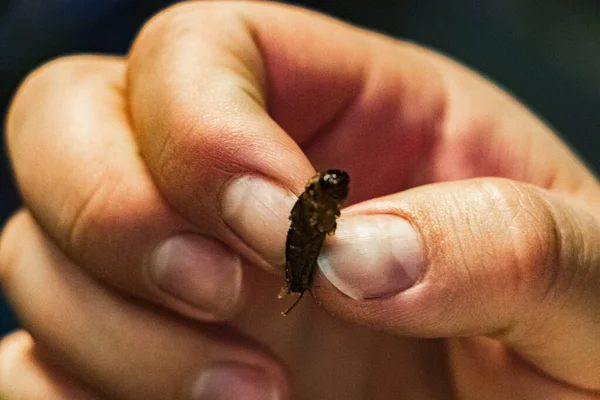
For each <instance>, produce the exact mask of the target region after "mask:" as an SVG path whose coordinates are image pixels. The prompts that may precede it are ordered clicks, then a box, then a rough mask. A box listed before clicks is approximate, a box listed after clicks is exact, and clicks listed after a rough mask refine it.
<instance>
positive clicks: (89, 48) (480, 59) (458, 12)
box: [0, 0, 600, 335]
mask: <svg viewBox="0 0 600 400" xmlns="http://www.w3.org/2000/svg"><path fill="white" fill-rule="evenodd" d="M171 3H174V2H173V1H166V0H97V1H87V0H11V1H6V0H5V1H4V2H0V107H1V110H2V115H4V113H5V110H6V107H7V106H8V103H9V101H10V97H11V95H12V93H13V92H14V90H15V89H16V87H17V85H18V84H19V82H20V81H21V80H22V79H23V77H24V76H25V75H26V74H27V73H28V72H29V71H30V70H31V69H33V68H35V67H36V66H37V65H39V64H40V63H43V62H44V61H47V60H49V59H51V58H54V57H57V56H61V55H66V54H72V53H79V52H97V53H110V54H123V53H125V52H126V51H127V49H128V47H129V45H130V43H131V41H132V39H133V37H134V36H135V34H136V32H137V31H138V29H139V28H140V27H141V25H142V24H143V23H144V21H145V20H147V19H148V18H149V17H150V16H151V15H152V14H154V13H155V12H157V11H158V10H160V9H161V8H164V7H165V6H167V5H168V4H171ZM293 3H296V4H300V5H304V6H308V7H311V8H314V9H317V10H321V11H324V12H326V13H329V14H332V15H336V16H338V17H340V18H342V19H345V20H347V21H350V22H353V23H355V24H359V25H363V26H365V27H369V28H372V29H375V30H378V31H380V32H383V33H387V34H389V35H393V36H397V37H401V38H406V39H409V40H413V41H416V42H419V43H421V44H424V45H426V46H429V47H433V48H435V49H437V50H440V51H443V52H445V53H446V54H448V55H451V56H452V57H454V58H456V59H458V60H460V61H462V62H464V63H466V64H468V65H469V66H471V67H472V68H474V69H476V70H478V71H479V72H481V73H483V74H484V75H487V76H488V77H489V78H491V79H493V80H495V81H496V82H498V83H499V84H501V85H502V86H504V87H505V88H507V89H508V90H509V91H510V92H512V93H513V94H514V95H516V96H517V97H519V98H520V99H521V100H522V101H524V102H525V103H526V104H527V105H528V106H530V107H531V108H532V109H533V110H534V111H535V112H536V113H538V115H540V116H541V117H542V118H543V119H545V120H546V121H548V122H549V123H550V124H551V125H552V126H553V127H555V128H556V130H557V131H558V132H560V133H561V135H562V136H563V138H564V139H565V140H566V141H567V142H568V143H569V144H570V145H571V147H572V148H574V149H575V151H577V152H578V153H579V154H580V155H581V156H582V157H583V159H584V160H585V161H586V162H587V163H588V164H589V165H590V166H591V167H592V168H593V169H594V170H595V171H599V170H600V145H598V142H599V139H600V112H599V111H600V2H598V1H597V0H578V1H571V2H565V1H561V0H482V1H474V0H454V1H447V0H429V1H425V0H398V1H393V2H392V1H384V0H375V1H366V0H363V1H351V0H337V1H330V2H326V1H295V2H293ZM324 40H326V38H324ZM32 112H35V110H32ZM18 207H19V199H18V195H17V192H16V189H15V187H14V182H13V181H12V178H11V175H10V168H9V164H8V161H7V158H6V153H5V151H4V148H2V153H1V154H0V225H4V223H5V222H6V220H7V219H8V217H9V215H10V214H11V213H12V212H14V210H16V209H17V208H18ZM15 327H16V321H15V319H14V317H13V315H12V313H11V312H10V311H9V308H8V306H7V305H6V303H5V302H3V301H2V299H1V298H0V335H1V334H2V333H4V332H7V331H10V330H12V329H14V328H15Z"/></svg>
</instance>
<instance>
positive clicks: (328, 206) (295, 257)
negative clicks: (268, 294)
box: [278, 169, 350, 315]
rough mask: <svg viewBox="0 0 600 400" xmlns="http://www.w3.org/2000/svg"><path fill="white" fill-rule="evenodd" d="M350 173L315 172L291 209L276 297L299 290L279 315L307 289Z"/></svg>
mask: <svg viewBox="0 0 600 400" xmlns="http://www.w3.org/2000/svg"><path fill="white" fill-rule="evenodd" d="M349 183H350V177H349V176H348V174H347V173H346V172H344V171H340V170H337V169H330V170H328V171H326V172H323V173H318V174H317V175H315V176H314V177H312V178H311V179H310V180H309V181H308V183H307V184H306V189H305V191H304V193H302V195H301V196H300V197H299V198H298V200H297V201H296V204H294V208H292V212H291V214H290V220H291V221H292V223H291V225H290V229H289V230H288V234H287V240H286V243H285V285H284V286H283V287H282V288H281V292H280V293H279V296H278V298H280V299H281V298H283V297H284V296H285V295H288V294H290V293H300V296H299V297H298V299H297V300H296V301H295V302H294V304H292V305H291V307H290V308H288V309H287V310H286V311H285V312H283V313H282V314H283V315H287V313H289V312H290V311H292V309H293V308H294V307H295V306H296V305H297V304H298V302H299V301H300V299H302V296H303V295H304V292H305V291H306V290H309V291H310V288H311V284H312V279H313V275H314V272H315V270H316V268H317V257H318V256H319V252H320V251H321V247H322V246H323V242H324V241H325V236H326V235H328V234H329V235H333V234H334V233H335V228H336V226H337V223H336V218H337V217H339V215H340V206H341V205H342V204H343V203H344V201H345V200H346V197H348V185H349Z"/></svg>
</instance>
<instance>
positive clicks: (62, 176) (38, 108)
mask: <svg viewBox="0 0 600 400" xmlns="http://www.w3.org/2000/svg"><path fill="white" fill-rule="evenodd" d="M124 72H125V65H124V63H123V61H122V60H120V59H116V58H104V57H91V56H88V57H73V58H66V59H62V60H58V61H55V62H53V63H51V64H49V65H47V66H44V67H42V68H41V69H40V70H39V71H37V72H35V73H34V74H33V75H32V76H31V77H30V78H29V79H28V80H27V81H26V82H25V83H24V84H23V86H22V88H21V90H20V91H19V93H18V94H17V96H16V99H15V101H14V104H13V107H12V109H11V112H10V114H9V117H8V125H7V135H8V136H7V138H8V147H9V152H10V155H11V158H12V162H13V165H14V170H15V173H16V176H17V180H18V182H19V187H20V189H21V193H22V194H23V197H24V200H25V202H26V204H27V205H28V207H29V208H30V209H31V210H32V212H33V214H34V215H35V216H36V218H37V219H38V220H39V221H40V223H41V224H42V226H43V227H44V229H45V230H46V231H47V232H48V233H49V234H50V235H51V236H52V237H53V239H54V240H55V241H56V242H57V243H58V244H59V245H60V247H61V248H62V249H64V250H65V252H66V253H67V254H68V255H69V256H70V257H72V258H73V259H74V260H76V261H77V262H78V265H80V266H82V267H84V268H86V269H87V271H88V272H89V273H90V274H91V275H93V276H95V277H98V278H100V279H101V280H102V281H104V282H106V283H108V284H109V285H110V286H113V287H117V288H119V289H121V290H124V291H126V292H128V293H130V294H133V295H135V296H137V297H141V298H144V299H147V300H150V301H153V302H155V303H158V304H162V305H164V306H167V307H169V308H171V309H174V310H177V311H178V312H180V313H182V314H185V315H187V316H191V317H194V318H199V319H204V320H223V319H227V318H229V317H231V315H232V314H233V313H235V311H236V310H237V309H239V307H240V305H241V304H243V302H244V298H245V294H246V292H247V279H244V278H243V274H244V273H243V268H242V262H241V259H240V257H239V256H238V255H237V254H236V253H235V252H233V251H232V250H231V249H230V248H229V247H228V246H226V245H224V244H222V243H220V242H219V241H217V240H215V239H214V238H212V237H210V236H208V235H205V234H202V233H206V232H207V231H208V230H207V229H203V230H202V232H201V231H200V230H199V229H198V228H197V227H195V226H193V225H192V224H190V223H189V222H187V221H185V220H184V219H182V218H181V217H180V216H179V215H178V213H177V212H176V211H175V210H174V209H173V208H172V207H170V206H169V204H167V202H166V201H165V199H164V197H163V196H162V195H161V194H160V193H159V191H158V190H157V188H156V186H155V185H154V183H153V181H152V178H151V176H150V175H149V174H148V172H147V168H146V166H145V165H144V163H143V160H142V159H141V158H140V157H139V150H138V148H137V145H136V143H135V141H134V140H133V135H132V132H131V127H130V124H129V119H128V115H127V107H128V106H127V104H126V101H125V98H124V92H126V87H125V74H124ZM31 110H35V116H33V114H32V112H31ZM245 273H246V274H252V270H251V269H248V270H246V272H245Z"/></svg>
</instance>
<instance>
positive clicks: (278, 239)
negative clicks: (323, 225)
mask: <svg viewBox="0 0 600 400" xmlns="http://www.w3.org/2000/svg"><path fill="white" fill-rule="evenodd" d="M221 202H222V203H221V210H222V213H223V219H224V221H225V223H226V224H227V225H228V226H229V227H230V228H231V229H233V230H234V231H235V232H236V233H237V234H238V235H240V237H241V238H242V239H243V240H244V241H245V242H246V243H247V244H248V245H249V246H251V247H252V248H253V249H254V250H256V251H257V252H258V253H259V254H260V255H262V257H263V258H264V259H265V260H266V261H267V262H269V263H270V264H271V265H275V266H277V265H283V263H284V257H285V256H284V254H285V239H286V235H287V231H288V229H289V226H290V221H289V219H288V218H289V215H290V211H291V209H292V207H293V206H294V203H295V202H296V196H294V195H293V194H292V193H291V192H290V191H289V190H286V189H284V188H283V187H281V186H278V185H276V184H275V183H274V182H272V181H268V180H266V179H263V178H260V177H258V176H252V175H246V176H242V177H240V178H237V179H235V180H234V181H232V182H231V183H230V184H229V186H227V188H226V189H225V191H224V192H223V197H222V199H221Z"/></svg>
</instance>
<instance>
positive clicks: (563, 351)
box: [0, 2, 600, 400]
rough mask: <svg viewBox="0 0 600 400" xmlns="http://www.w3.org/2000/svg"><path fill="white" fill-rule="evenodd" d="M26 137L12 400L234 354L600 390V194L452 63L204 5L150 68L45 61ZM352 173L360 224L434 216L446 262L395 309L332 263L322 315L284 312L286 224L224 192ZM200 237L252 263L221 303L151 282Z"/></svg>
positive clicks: (102, 390) (427, 227) (271, 375)
mask: <svg viewBox="0 0 600 400" xmlns="http://www.w3.org/2000/svg"><path fill="white" fill-rule="evenodd" d="M6 131H7V138H6V140H7V144H8V149H9V153H10V157H11V162H12V165H13V168H14V171H15V176H16V179H17V182H18V184H19V188H20V190H21V193H22V196H23V199H24V203H25V207H24V209H23V210H22V211H20V212H19V213H17V214H16V215H15V216H14V217H13V218H12V219H11V221H10V222H9V223H8V224H7V226H6V227H5V229H4V231H3V233H2V236H1V242H0V279H1V282H2V286H3V290H4V292H5V293H6V296H7V297H8V299H9V300H10V302H11V303H12V305H13V306H14V308H15V310H16V312H17V314H18V316H19V318H20V320H21V321H22V323H23V326H24V330H22V331H19V332H17V333H14V334H12V335H9V336H8V337H6V338H4V339H3V340H2V342H0V397H2V398H7V399H30V398H44V399H50V400H54V399H71V398H78V399H125V400H129V399H131V400H134V399H150V400H151V399H165V398H170V399H188V398H191V393H192V392H193V390H192V389H191V388H192V387H194V385H195V383H194V382H196V380H197V379H198V376H200V375H201V373H202V372H203V371H205V370H206V369H207V368H210V367H211V366H214V365H221V364H223V363H225V364H227V365H246V366H251V367H252V371H250V372H249V373H248V374H246V376H250V378H249V379H248V381H250V382H258V381H261V382H268V385H270V386H269V387H271V388H274V389H273V390H275V391H277V392H278V393H279V398H281V399H292V398H294V399H364V398H371V399H390V398H397V399H414V398H419V399H441V398H444V399H445V398H457V399H482V398H485V399H506V398H514V399H539V398H544V399H600V380H599V378H598V374H597V372H595V371H599V370H600V340H598V339H599V337H598V333H597V332H599V331H600V326H599V325H600V322H598V321H600V318H598V317H600V315H599V311H598V310H599V309H600V307H598V305H599V304H600V294H598V293H599V292H598V290H597V285H596V284H595V282H598V279H600V270H599V267H600V244H599V243H600V228H599V222H598V216H599V215H600V185H599V183H598V181H597V179H596V178H595V177H594V176H593V175H592V174H591V173H590V172H589V171H588V170H587V169H586V168H585V166H584V165H583V164H582V163H581V162H580V161H578V159H577V157H576V156H574V155H573V153H571V152H570V151H569V150H568V149H567V147H566V146H565V145H564V144H563V143H561V141H560V140H559V139H558V138H557V136H556V135H555V134H554V133H553V132H552V131H551V130H550V129H549V128H548V127H547V126H545V125H544V124H543V123H542V122H540V121H539V120H538V119H537V118H536V117H535V116H533V115H532V114H531V113H530V112H529V111H528V110H527V109H525V108H524V107H523V106H522V105H520V104H519V103H518V102H517V101H515V100H514V99H512V98H511V97H510V96H509V95H507V94H506V93H504V92H503V91H502V90H501V89H499V88H498V87H496V86H494V85H492V84H491V83H489V82H487V81H485V80H484V79H483V78H481V77H479V76H478V75H477V74H475V73H474V72H472V71H469V70H468V69H466V68H464V67H462V66H460V65H458V64H457V63H455V62H453V61H451V60H449V59H447V58H445V57H443V56H441V55H438V54H436V53H434V52H432V51H429V50H426V49H423V48H420V47H418V46H415V45H413V44H409V43H405V42H402V41H397V40H392V39H390V38H386V37H383V36H380V35H378V34H375V33H372V32H368V31H364V30H361V29H358V28H355V27H351V26H348V25H345V24H343V23H341V22H339V21H335V20H333V19H330V18H327V17H324V16H321V15H318V14H315V13H311V12H308V11H305V10H301V9H296V8H291V7H287V6H282V5H276V4H260V3H234V2H226V3H196V2H194V3H186V4H182V5H178V6H175V7H171V8H169V9H167V10H165V11H164V12H162V13H161V14H159V15H158V16H156V17H155V18H153V19H152V20H150V21H149V22H148V23H147V24H146V26H145V27H144V29H143V30H142V31H141V32H140V34H139V36H138V38H137V40H136V42H135V44H134V46H133V48H132V50H131V52H130V54H129V55H128V56H127V57H126V58H114V57H105V56H78V57H69V58H62V59H58V60H55V61H53V62H51V63H49V64H47V65H44V66H42V67H40V68H39V69H38V70H36V71H34V72H33V73H32V74H31V76H29V77H28V78H27V79H26V81H25V82H24V83H23V85H22V87H21V88H20V89H19V91H18V93H17V94H16V95H15V98H14V101H13V103H12V106H11V108H10V111H9V114H8V118H7V130H6ZM366 131H368V132H369V135H368V136H365V135H364V132H366ZM329 167H335V168H341V169H344V170H347V171H348V172H349V174H350V176H351V179H352V187H351V195H350V196H351V197H350V199H349V202H350V203H352V204H355V205H353V206H351V207H349V208H348V209H346V210H345V211H344V216H345V217H347V216H352V215H359V214H360V215H373V214H381V213H384V214H394V215H400V216H401V217H402V218H404V219H405V220H407V221H409V222H410V224H411V225H412V226H414V227H415V228H416V229H417V231H418V232H419V235H420V241H421V243H422V247H423V251H424V253H425V254H426V257H424V260H425V261H424V262H425V266H424V271H425V272H423V273H422V274H421V275H420V277H419V280H418V283H417V284H416V285H415V286H414V288H412V289H410V290H407V291H405V292H403V293H400V294H398V295H396V296H389V297H385V298H380V299H370V300H354V299H352V298H350V297H348V296H345V295H344V294H343V293H341V292H340V291H338V290H337V289H336V288H335V287H334V286H333V285H332V284H331V283H330V282H329V281H328V280H327V279H326V278H325V277H324V276H323V275H322V274H317V276H316V278H315V286H316V287H317V289H318V296H319V299H320V301H321V303H322V307H323V309H321V308H319V307H318V306H316V305H315V304H314V302H311V301H304V302H303V303H302V304H300V305H299V306H298V308H297V309H296V310H294V312H293V313H291V314H290V315H289V316H288V317H286V318H283V317H281V316H280V312H281V311H282V310H283V309H284V305H283V304H282V303H281V302H277V301H276V300H275V297H276V294H277V292H278V288H279V287H280V286H281V284H282V282H283V277H282V276H281V274H282V268H281V264H279V265H278V264H277V263H276V262H273V260H276V259H278V257H281V256H282V254H283V251H284V247H283V243H284V241H285V226H284V227H283V229H281V230H279V229H273V230H272V231H273V232H272V233H273V234H272V235H270V234H269V235H266V236H265V237H264V238H263V235H255V236H252V235H250V236H249V235H247V234H240V233H239V230H237V229H232V228H231V224H229V223H227V222H226V221H225V220H224V218H225V217H224V215H225V214H224V213H223V210H222V208H221V204H222V203H221V198H222V196H223V193H224V190H225V188H226V187H227V185H228V184H229V183H230V182H231V180H232V179H234V178H235V177H238V176H240V175H251V176H263V177H266V179H268V180H269V181H270V182H273V183H275V184H278V185H280V186H281V187H283V188H286V189H287V190H289V191H290V192H291V193H294V194H296V195H298V194H300V193H301V192H302V190H303V188H304V184H305V182H306V180H307V179H308V178H309V177H310V176H312V175H313V174H314V172H315V169H317V170H323V169H326V168H329ZM374 177H376V178H374ZM287 214H289V209H284V210H282V215H284V217H283V218H284V219H285V217H287ZM342 220H343V218H342ZM342 220H340V222H339V226H340V227H342V225H343V222H342ZM269 232H271V230H269ZM507 232H509V233H510V235H508V234H506V233H507ZM183 233H185V234H187V235H202V237H211V238H216V239H218V240H219V242H221V243H222V244H223V246H226V247H227V248H230V249H232V251H233V252H235V253H238V254H240V255H241V256H242V257H243V259H244V260H245V261H244V263H243V265H242V266H241V270H242V271H243V274H242V275H237V276H241V278H240V279H239V281H235V282H238V284H237V286H235V287H234V288H233V289H231V290H230V289H227V290H229V291H225V290H226V288H229V286H228V282H229V281H227V282H226V283H225V284H223V289H222V290H223V291H222V293H223V295H222V298H220V301H221V303H219V304H220V305H219V307H214V308H212V309H211V308H210V307H205V308H204V309H197V308H195V307H193V306H191V305H190V304H189V303H186V302H183V301H181V300H179V299H178V298H176V297H174V296H172V295H169V294H167V293H165V292H164V291H162V290H160V289H159V288H157V287H156V286H155V285H153V284H152V281H151V280H150V279H149V278H148V272H147V268H146V264H145V263H146V262H147V259H148V254H149V253H151V250H152V249H154V248H155V247H156V246H157V244H158V243H161V242H162V241H163V240H166V239H168V238H169V237H172V236H174V235H180V234H183ZM261 240H262V241H261ZM250 242H252V243H250ZM199 268H204V267H203V266H199ZM305 300H306V299H305ZM232 363H235V364H232ZM256 371H260V373H256V374H254V373H255V372H256ZM252 393H253V392H252ZM251 397H252V395H251V392H250V391H249V392H248V396H247V398H251ZM252 398H261V397H256V396H255V397H252ZM262 398H265V397H262Z"/></svg>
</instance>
